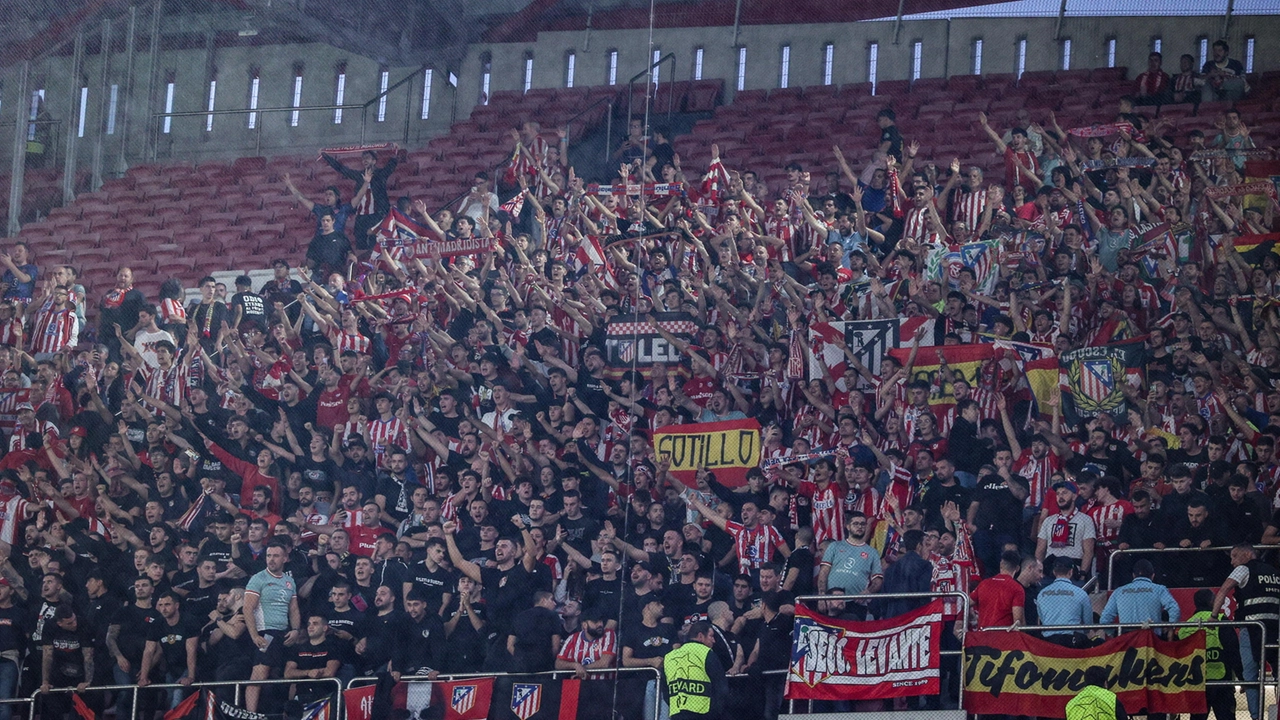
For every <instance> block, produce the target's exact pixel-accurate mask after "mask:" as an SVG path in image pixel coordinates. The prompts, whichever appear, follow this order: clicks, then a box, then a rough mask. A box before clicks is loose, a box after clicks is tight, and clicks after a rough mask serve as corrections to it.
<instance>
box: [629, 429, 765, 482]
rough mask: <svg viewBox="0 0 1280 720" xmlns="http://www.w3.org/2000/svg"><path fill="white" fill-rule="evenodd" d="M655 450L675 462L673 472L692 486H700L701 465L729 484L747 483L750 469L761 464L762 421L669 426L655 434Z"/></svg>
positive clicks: (659, 455)
mask: <svg viewBox="0 0 1280 720" xmlns="http://www.w3.org/2000/svg"><path fill="white" fill-rule="evenodd" d="M653 449H654V452H656V453H657V455H658V457H664V456H665V457H667V458H668V459H669V460H670V461H671V469H670V470H669V472H670V473H671V475H672V476H674V477H675V478H676V479H677V480H679V481H680V482H682V483H684V484H685V485H687V486H689V487H697V474H698V468H706V469H707V470H710V471H711V472H713V473H715V475H716V480H718V481H719V482H721V483H724V484H725V485H727V486H729V487H740V486H742V485H745V484H746V482H747V471H748V470H750V469H751V468H753V467H759V465H760V423H758V422H756V421H755V420H750V419H748V420H725V421H723V422H710V423H692V424H690V425H668V426H667V427H664V428H662V429H661V430H658V431H657V432H655V433H654V434H653Z"/></svg>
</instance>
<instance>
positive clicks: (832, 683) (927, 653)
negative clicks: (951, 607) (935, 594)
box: [786, 599, 943, 700]
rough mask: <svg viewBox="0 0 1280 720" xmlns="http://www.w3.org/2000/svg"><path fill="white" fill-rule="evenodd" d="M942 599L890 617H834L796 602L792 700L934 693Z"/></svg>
mask: <svg viewBox="0 0 1280 720" xmlns="http://www.w3.org/2000/svg"><path fill="white" fill-rule="evenodd" d="M942 611H943V603H942V600H941V599H938V600H934V601H932V602H930V603H929V604H928V605H925V606H924V607H921V608H919V609H916V610H913V611H911V612H908V613H903V614H902V615H899V616H897V617H893V618H889V619H888V620H875V621H871V622H853V621H849V620H836V619H835V618H831V617H827V616H826V615H821V614H819V613H816V612H814V611H813V610H810V609H809V608H807V607H805V606H804V605H800V604H797V605H796V624H795V629H794V631H793V632H792V636H791V667H790V670H789V671H788V672H787V694H786V698H787V699H788V700H878V699H883V698H894V697H909V696H912V695H936V694H937V693H938V692H939V681H938V652H939V649H940V648H939V643H940V639H941V636H942Z"/></svg>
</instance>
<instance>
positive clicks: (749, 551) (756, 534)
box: [725, 520, 786, 573]
mask: <svg viewBox="0 0 1280 720" xmlns="http://www.w3.org/2000/svg"><path fill="white" fill-rule="evenodd" d="M725 529H726V530H728V531H729V534H730V535H732V536H733V549H734V551H735V552H736V553H737V555H738V570H739V571H740V572H744V573H750V572H751V571H752V570H759V569H760V566H761V565H764V564H765V563H767V562H769V561H771V560H773V553H774V551H775V550H777V549H778V548H780V547H782V546H783V545H785V544H786V542H785V541H784V540H783V539H782V535H781V534H780V533H779V532H778V531H777V530H776V529H774V527H773V526H771V525H770V526H765V525H756V526H755V527H753V528H747V527H745V526H744V525H743V524H742V523H736V522H733V521H732V520H730V521H729V522H728V523H727V524H726V527H725Z"/></svg>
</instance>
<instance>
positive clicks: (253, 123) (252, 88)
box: [249, 67, 261, 130]
mask: <svg viewBox="0 0 1280 720" xmlns="http://www.w3.org/2000/svg"><path fill="white" fill-rule="evenodd" d="M260 74H261V71H260V70H258V68H256V67H255V68H249V111H250V112H249V129H250V130H252V129H254V128H256V127H258V113H256V112H253V111H254V110H257V109H258V90H259V86H260V81H261V78H260V77H258V76H259V75H260Z"/></svg>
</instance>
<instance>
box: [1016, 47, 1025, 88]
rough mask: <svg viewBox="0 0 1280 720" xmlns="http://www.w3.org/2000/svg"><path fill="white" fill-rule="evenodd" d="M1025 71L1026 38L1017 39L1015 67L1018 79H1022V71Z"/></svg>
mask: <svg viewBox="0 0 1280 720" xmlns="http://www.w3.org/2000/svg"><path fill="white" fill-rule="evenodd" d="M1026 71H1027V39H1026V38H1021V39H1019V40H1018V67H1017V68H1016V72H1017V76H1018V79H1019V80H1021V79H1022V73H1024V72H1026Z"/></svg>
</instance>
